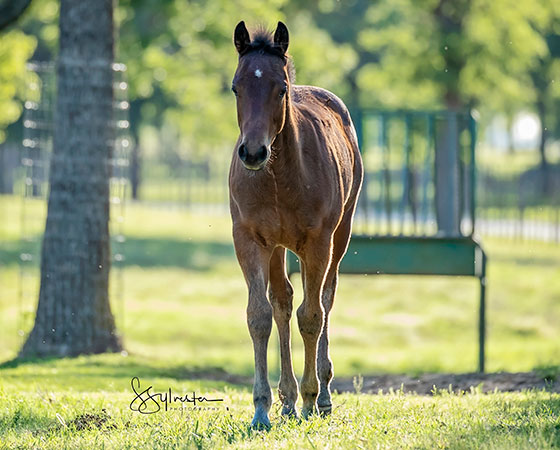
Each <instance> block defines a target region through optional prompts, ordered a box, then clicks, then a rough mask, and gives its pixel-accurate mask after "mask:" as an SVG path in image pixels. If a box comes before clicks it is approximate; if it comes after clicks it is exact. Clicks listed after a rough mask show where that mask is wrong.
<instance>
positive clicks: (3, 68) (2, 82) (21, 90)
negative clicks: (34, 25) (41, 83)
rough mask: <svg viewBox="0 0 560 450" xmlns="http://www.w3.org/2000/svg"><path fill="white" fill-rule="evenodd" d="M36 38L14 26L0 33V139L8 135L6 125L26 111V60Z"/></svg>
mask: <svg viewBox="0 0 560 450" xmlns="http://www.w3.org/2000/svg"><path fill="white" fill-rule="evenodd" d="M35 42H36V40H35V38H33V37H31V36H26V35H25V34H24V33H22V32H21V31H17V30H12V31H9V32H7V33H3V34H2V35H1V37H0V143H2V142H3V141H4V139H5V137H6V136H5V132H4V130H5V128H6V126H7V125H9V124H10V123H12V122H15V121H16V120H17V119H18V118H19V116H20V114H21V111H22V100H23V99H24V98H25V93H26V84H27V83H28V82H29V81H30V80H29V77H28V76H27V75H26V69H25V64H26V62H27V60H28V59H29V58H30V56H31V55H32V53H33V50H34V48H35Z"/></svg>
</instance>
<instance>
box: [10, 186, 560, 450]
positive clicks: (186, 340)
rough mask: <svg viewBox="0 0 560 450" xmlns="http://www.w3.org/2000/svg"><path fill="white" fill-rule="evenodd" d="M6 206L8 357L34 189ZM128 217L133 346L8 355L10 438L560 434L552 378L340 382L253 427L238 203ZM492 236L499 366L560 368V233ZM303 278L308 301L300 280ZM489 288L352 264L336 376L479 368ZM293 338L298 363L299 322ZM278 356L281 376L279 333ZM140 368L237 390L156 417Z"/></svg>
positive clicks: (297, 439)
mask: <svg viewBox="0 0 560 450" xmlns="http://www.w3.org/2000/svg"><path fill="white" fill-rule="evenodd" d="M27 207H28V208H31V210H32V212H33V216H34V217H37V218H38V219H37V220H36V221H34V222H32V223H31V225H30V227H29V230H28V232H29V233H30V234H33V233H39V232H40V228H41V216H42V210H41V207H40V205H33V204H31V205H28V206H27ZM0 214H2V217H4V218H8V220H3V221H2V223H1V224H0V262H1V264H2V266H1V267H0V340H1V343H2V344H1V346H0V361H7V360H10V359H12V358H13V357H14V356H15V355H16V352H17V349H18V346H19V345H20V344H21V339H22V338H21V337H19V336H18V325H19V323H20V320H19V319H20V318H21V317H23V324H24V328H26V329H28V328H29V327H30V326H31V323H32V314H33V310H34V306H35V305H34V304H33V302H28V303H25V304H23V305H21V306H19V304H18V297H19V296H18V290H19V289H20V283H19V281H18V280H19V270H20V269H19V267H18V262H17V258H18V255H19V253H20V252H21V245H22V244H21V243H20V241H19V235H20V232H19V225H18V224H19V222H18V218H19V217H20V215H21V203H20V201H19V200H17V199H14V198H10V197H0ZM34 227H35V228H34ZM124 231H125V234H126V236H127V241H126V243H125V244H124V253H125V256H126V260H125V261H124V263H123V266H122V268H121V269H120V270H116V271H114V273H113V277H114V279H113V281H114V283H113V284H114V286H116V285H118V280H119V278H122V280H123V285H124V294H123V296H122V302H120V301H118V300H117V299H116V298H115V299H114V300H113V310H114V312H115V315H116V317H117V323H118V324H119V325H120V330H121V332H122V333H123V336H124V342H125V346H126V349H127V354H123V355H120V354H117V355H97V356H91V357H81V358H76V359H63V360H50V361H43V362H39V361H32V362H29V363H25V364H16V363H5V364H3V365H2V366H0V398H1V399H2V408H1V409H0V449H1V448H2V446H3V445H4V446H5V447H7V448H12V447H14V448H18V447H19V448H33V447H38V448H60V447H82V448H92V447H100V446H102V445H104V446H105V447H107V448H127V447H128V448H151V447H155V448H171V447H173V446H179V447H187V448H191V447H192V448H208V447H213V446H218V447H221V446H228V445H232V446H234V447H240V448H262V447H264V446H266V447H271V448H324V447H326V446H330V448H359V447H360V446H361V447H362V448H371V447H374V448H375V447H377V446H381V447H404V448H434V447H442V448H445V447H452V448H465V447H486V448H504V447H511V448H529V447H530V448H547V447H550V446H556V447H560V437H559V436H560V422H559V420H560V419H559V416H560V397H559V396H558V395H557V394H556V395H555V394H550V393H546V392H524V393H515V394H492V395H482V394H478V393H476V392H474V393H469V394H466V395H452V394H449V393H442V394H441V395H438V396H435V397H420V396H413V395H403V394H399V393H394V394H392V395H388V396H381V397H377V396H368V395H356V394H354V395H351V394H341V395H337V396H336V397H335V400H334V401H335V405H336V409H335V413H334V414H333V416H332V417H331V418H329V419H326V420H322V419H319V418H316V419H313V420H311V421H309V422H304V423H301V424H299V423H296V422H287V423H280V421H279V419H278V417H277V405H276V404H275V405H274V406H273V409H274V411H276V412H274V414H273V419H274V420H273V421H274V423H275V425H274V427H273V429H272V430H271V431H270V432H269V433H258V432H253V431H251V430H249V429H248V428H247V424H248V422H249V420H250V415H251V408H252V406H251V400H250V398H251V396H250V386H247V384H246V383H245V382H244V381H243V380H245V379H246V377H247V376H250V375H251V374H252V365H253V363H252V352H251V344H250V339H249V336H248V332H247V330H246V324H245V306H246V287H245V284H244V281H243V279H242V276H241V273H240V271H239V269H238V267H237V263H236V261H235V257H234V254H233V249H232V245H231V237H230V223H229V219H228V217H227V216H225V215H223V214H218V213H199V214H194V213H187V212H186V211H184V210H172V209H169V208H167V209H163V208H153V207H147V206H142V205H136V204H130V205H129V206H128V207H127V211H126V221H125V230H124ZM35 245H36V244H35ZM484 245H485V248H486V250H487V252H488V254H489V257H490V265H489V280H488V283H489V290H488V324H489V330H488V370H489V371H499V370H508V371H524V370H532V369H534V368H541V369H545V370H547V368H554V367H556V366H558V364H560V326H559V324H560V249H559V247H558V246H557V245H547V244H539V243H531V244H529V243H517V242H512V241H500V240H485V241H484ZM28 273H30V274H31V275H34V272H33V270H32V269H30V270H29V271H28ZM29 283H31V284H29ZM32 283H33V277H31V279H29V280H27V281H26V282H25V285H24V288H25V289H28V290H33V289H35V285H33V284H32ZM295 284H296V288H297V289H296V296H295V298H296V303H299V300H298V299H301V298H302V297H301V288H300V287H299V280H296V283H295ZM477 301H478V286H477V282H476V281H475V280H471V279H462V278H441V277H426V278H421V277H398V276H393V277H384V276H378V277H372V276H369V277H367V276H343V277H342V278H341V282H340V290H339V293H338V297H337V303H336V304H335V308H334V312H333V317H332V329H331V336H332V339H331V342H332V344H331V345H332V347H331V348H332V358H333V361H334V365H335V374H336V375H338V376H342V375H343V376H354V375H357V374H368V373H421V372H432V371H433V372H439V371H450V372H466V371H472V370H474V369H475V367H476V354H477V348H476V308H477ZM294 324H295V322H294ZM294 329H295V330H297V327H295V328H294ZM293 344H294V349H295V350H294V352H295V355H294V360H295V366H296V373H297V375H298V377H299V376H301V373H302V364H301V363H302V359H303V354H302V345H301V338H300V337H299V334H298V333H297V331H295V332H294V336H293ZM269 361H270V364H271V366H272V372H273V373H272V378H273V379H276V377H277V374H276V363H277V353H276V339H275V335H273V339H272V340H271V346H270V353H269ZM226 373H227V374H233V375H232V376H228V375H227V374H226ZM133 376H138V377H139V378H140V379H141V380H142V382H143V383H149V384H152V385H154V389H156V390H157V391H159V392H161V391H165V390H166V389H167V388H168V387H172V388H173V390H174V391H175V392H192V391H193V390H194V391H196V392H200V393H202V394H204V395H208V396H211V397H223V398H224V399H225V401H224V402H223V405H221V406H220V407H219V408H218V410H215V411H212V410H211V411H205V410H197V411H192V410H188V411H186V412H179V411H169V412H167V413H164V412H160V413H158V414H153V415H151V416H143V415H140V414H138V413H135V412H133V411H130V409H129V408H128V406H129V403H130V402H131V400H132V398H133V397H132V392H131V389H130V379H131V377H133ZM236 377H237V378H236ZM224 380H230V381H232V380H233V381H236V380H241V381H240V383H241V384H233V383H231V382H230V383H226V382H225V381H224ZM226 407H227V408H228V409H226ZM275 408H276V409H275ZM103 409H105V410H106V412H105V413H104V412H103ZM57 413H58V414H59V416H60V418H57V416H56V414H57ZM85 413H87V414H89V415H88V416H82V415H83V414H85ZM63 423H64V424H65V425H63ZM99 428H100V429H101V430H102V432H100V431H99Z"/></svg>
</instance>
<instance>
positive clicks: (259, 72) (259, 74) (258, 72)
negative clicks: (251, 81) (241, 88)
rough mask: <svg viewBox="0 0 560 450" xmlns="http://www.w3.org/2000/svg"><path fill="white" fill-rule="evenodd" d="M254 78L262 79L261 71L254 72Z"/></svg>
mask: <svg viewBox="0 0 560 450" xmlns="http://www.w3.org/2000/svg"><path fill="white" fill-rule="evenodd" d="M255 76H256V77H257V78H260V77H262V71H261V69H257V70H255Z"/></svg>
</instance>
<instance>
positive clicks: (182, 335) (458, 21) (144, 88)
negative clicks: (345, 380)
mask: <svg viewBox="0 0 560 450" xmlns="http://www.w3.org/2000/svg"><path fill="white" fill-rule="evenodd" d="M58 14H59V3H58V1H56V0H41V1H34V2H32V4H31V6H30V7H29V8H28V10H27V11H26V12H25V13H24V15H23V16H22V18H21V20H20V22H19V23H18V26H17V27H12V28H10V29H9V30H8V31H6V32H4V33H3V34H2V35H1V38H0V215H1V216H0V217H1V222H0V264H1V266H0V342H1V343H0V360H7V359H10V358H12V357H14V356H15V355H16V354H17V351H18V349H19V348H20V346H21V344H22V342H23V340H24V339H25V336H26V333H28V332H29V330H30V328H31V326H32V324H33V317H34V313H35V308H36V302H37V296H38V282H39V277H38V271H39V268H38V260H39V253H40V252H39V248H40V242H41V236H42V230H43V229H44V221H45V213H46V203H45V199H46V196H47V193H48V186H47V173H48V160H49V154H50V151H51V147H52V113H53V99H54V86H55V81H54V65H53V64H54V61H55V60H56V56H57V42H58ZM115 20H116V23H117V26H118V38H117V40H116V42H117V53H116V62H117V63H118V64H116V65H115V71H116V72H115V73H116V76H115V80H116V92H117V94H116V99H117V102H116V106H115V109H116V111H118V115H117V126H118V129H119V145H118V146H117V151H116V154H115V158H114V167H115V169H114V172H113V178H114V181H115V184H114V185H113V190H112V205H113V209H112V213H111V214H112V232H113V254H114V261H113V268H114V269H113V271H112V275H111V276H112V278H111V291H112V298H111V302H112V308H113V313H114V315H115V317H116V320H117V326H118V329H119V331H120V333H121V334H122V335H123V337H124V342H125V347H126V349H127V351H126V355H128V356H127V357H128V358H139V360H140V359H142V358H145V357H149V358H150V361H161V362H162V364H163V363H167V362H169V361H173V363H174V364H177V366H180V365H181V364H187V362H188V363H189V364H190V365H193V364H195V365H198V366H200V367H205V368H208V367H212V368H218V369H220V370H226V371H228V372H232V373H239V374H243V375H247V374H251V373H252V352H251V344H250V339H249V336H248V333H247V331H246V325H245V305H246V288H245V284H244V281H243V278H242V275H241V272H240V270H239V269H238V268H237V263H236V260H235V256H234V253H233V247H232V242H231V232H230V221H229V213H228V193H227V173H228V167H229V161H230V159H231V154H232V148H233V145H234V143H235V140H236V138H237V133H238V129H237V123H236V114H235V99H234V96H233V95H232V93H231V91H230V86H231V79H232V77H233V73H234V71H235V67H236V64H237V54H236V52H235V49H234V47H233V44H232V33H233V29H234V27H235V25H236V24H237V22H238V21H239V20H245V22H246V23H247V24H248V25H249V27H251V26H255V25H259V24H260V25H264V26H267V27H269V28H273V27H274V26H275V24H276V23H277V21H278V20H282V21H284V22H285V23H286V24H287V26H288V28H289V30H290V48H289V53H290V54H291V56H292V58H293V60H294V63H295V66H296V79H297V83H298V84H312V85H317V86H321V87H324V88H326V89H329V90H331V91H332V92H334V93H336V94H337V95H338V96H339V97H341V98H342V99H343V100H344V101H345V103H346V104H347V105H348V107H349V109H350V111H351V113H352V116H353V119H354V121H355V123H356V127H357V129H358V131H359V134H360V139H361V147H362V152H363V155H364V158H365V159H366V168H367V171H368V177H369V178H368V179H369V180H371V183H370V185H369V186H368V187H366V188H365V194H364V195H363V196H362V200H361V201H362V205H363V206H364V207H365V208H368V207H369V208H370V211H372V214H373V215H375V214H376V213H379V214H383V213H386V206H387V204H386V203H385V201H386V200H387V199H389V200H388V201H389V203H390V202H393V201H394V202H396V203H398V202H399V201H400V199H399V198H398V195H395V196H391V195H389V196H385V197H384V198H382V197H383V195H384V194H382V193H380V189H382V187H381V181H380V178H381V175H380V174H381V171H382V169H383V173H384V174H385V176H387V175H388V176H390V177H392V178H393V179H395V180H396V179H400V178H399V177H400V172H402V165H403V159H402V158H403V156H402V154H400V153H399V152H398V151H397V150H394V151H393V152H392V153H391V154H392V155H393V156H391V157H390V159H386V157H385V155H386V153H384V152H383V148H391V149H397V148H402V147H403V146H407V145H409V144H408V143H407V142H408V141H407V139H408V138H407V137H406V136H408V134H407V131H406V130H408V129H409V128H408V125H407V128H406V129H405V128H403V127H402V123H403V122H399V123H400V125H399V123H396V124H392V125H387V124H386V122H384V119H383V117H386V114H397V113H398V112H399V111H415V114H417V113H421V114H425V115H426V116H425V117H429V114H430V113H431V112H434V111H460V112H466V113H467V114H470V115H471V116H472V117H473V118H474V119H476V123H477V126H476V133H475V134H474V138H475V139H476V144H477V145H476V178H475V179H474V180H475V187H476V199H475V201H473V202H472V203H471V204H470V206H469V207H472V208H473V209H475V217H476V234H477V236H479V237H480V239H481V241H482V243H483V246H484V248H485V249H486V251H487V253H488V256H489V276H488V286H489V290H488V327H489V329H488V366H487V367H488V370H490V371H496V370H510V371H517V370H532V369H535V368H543V367H544V368H546V367H550V366H557V365H558V364H560V245H559V244H560V76H559V75H558V74H560V3H559V2H557V1H553V0H550V1H549V0H516V1H513V0H473V1H468V0H456V1H450V0H421V1H412V0H398V1H395V0H391V1H390V0H378V1H365V0H348V1H335V0H313V1H300V0H271V1H262V2H255V1H245V0H236V1H229V0H208V1H186V0H120V1H119V3H118V5H117V7H116V9H115ZM403 114H404V113H403ZM410 114H412V113H410ZM403 117H405V119H406V117H408V116H406V115H405V116H403ZM410 117H412V116H410ZM423 117H424V116H423ZM380 118H381V119H380ZM414 120H416V119H414ZM422 120H424V119H418V120H416V121H415V122H414V123H412V125H410V130H412V131H413V134H414V135H415V136H416V138H415V139H416V144H415V145H417V146H420V147H422V146H424V147H425V142H426V140H427V139H429V136H430V134H429V131H428V132H427V134H426V133H425V132H424V131H423V130H425V128H426V126H429V123H430V122H429V119H426V122H422ZM385 125H387V126H388V127H389V129H388V131H387V130H386V129H385V128H383V127H384V126H385ZM391 127H392V128H391ZM470 131H471V134H470V135H469V136H470V137H471V138H472V137H473V134H472V130H470ZM426 136H428V137H426ZM399 155H400V156H399ZM407 164H408V163H407ZM418 164H420V165H421V164H422V157H419V159H418ZM404 180H406V176H405V178H404V179H403V181H402V182H400V181H399V182H400V183H401V187H397V188H396V189H401V188H402V184H404V183H406V181H404ZM388 189H389V190H390V189H391V188H388ZM426 195H433V193H432V194H426ZM393 197H394V198H393ZM427 217H428V218H429V215H428V216H427ZM362 219H363V217H362ZM365 219H366V221H367V215H366V216H365ZM428 223H429V220H428ZM357 226H358V227H360V226H363V220H362V222H360V223H357ZM295 281H296V282H295V284H296V286H297V290H296V297H295V299H296V300H295V301H296V304H298V303H299V299H301V298H302V294H301V288H300V286H299V285H300V283H299V279H297V277H296V280H295ZM477 295H478V285H477V283H476V281H475V280H472V279H465V278H456V277H452V278H441V277H413V276H405V277H387V276H376V277H372V276H369V277H368V276H343V277H342V280H341V283H340V290H339V294H338V298H337V304H336V305H335V308H334V312H333V319H332V332H331V333H332V354H333V360H334V364H335V370H336V373H337V374H342V375H355V374H358V373H372V372H408V373H419V372H430V371H436V372H438V371H455V372H458V371H471V370H474V369H475V367H476V358H477V350H476V345H477V340H476V339H477V338H476V317H477V312H476V308H477ZM294 329H295V330H297V327H295V328H294ZM293 340H294V345H295V347H296V356H295V358H294V359H295V363H296V369H297V370H298V371H299V373H301V363H302V351H301V340H300V338H299V336H298V334H297V331H295V332H294V339H293ZM271 347H272V352H271V355H270V358H271V361H272V362H273V361H275V360H274V358H276V357H277V356H275V355H276V353H275V352H276V350H275V338H273V339H272V345H271ZM458 349H461V350H460V351H458Z"/></svg>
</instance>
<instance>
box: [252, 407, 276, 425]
mask: <svg viewBox="0 0 560 450" xmlns="http://www.w3.org/2000/svg"><path fill="white" fill-rule="evenodd" d="M270 426H271V425H270V420H269V419H268V414H267V413H266V412H264V411H262V410H260V411H259V410H257V411H255V417H253V420H252V421H251V428H253V429H255V430H269V429H270Z"/></svg>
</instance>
